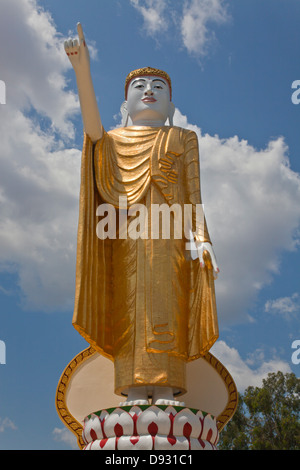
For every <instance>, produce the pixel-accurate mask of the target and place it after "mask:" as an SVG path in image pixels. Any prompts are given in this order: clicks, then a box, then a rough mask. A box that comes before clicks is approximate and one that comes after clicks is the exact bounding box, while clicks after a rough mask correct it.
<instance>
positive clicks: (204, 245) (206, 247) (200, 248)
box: [196, 242, 220, 279]
mask: <svg viewBox="0 0 300 470" xmlns="http://www.w3.org/2000/svg"><path fill="white" fill-rule="evenodd" d="M196 246H197V252H198V257H199V261H200V266H201V268H204V266H205V261H204V257H203V253H204V251H207V252H208V254H209V256H210V259H211V264H212V266H213V270H214V278H215V279H217V277H218V274H219V272H220V270H219V267H218V263H217V259H216V255H215V253H214V250H213V247H212V245H211V244H210V243H209V242H200V243H196Z"/></svg>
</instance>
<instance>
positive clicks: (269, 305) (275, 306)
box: [265, 292, 300, 318]
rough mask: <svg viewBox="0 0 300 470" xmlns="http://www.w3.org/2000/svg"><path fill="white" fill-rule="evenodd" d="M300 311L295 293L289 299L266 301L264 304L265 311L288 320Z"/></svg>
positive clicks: (297, 296) (299, 301) (297, 295)
mask: <svg viewBox="0 0 300 470" xmlns="http://www.w3.org/2000/svg"><path fill="white" fill-rule="evenodd" d="M299 310H300V299H299V294H298V293H297V292H295V293H294V294H293V295H291V296H290V297H280V298H278V299H275V300H268V301H267V302H266V303H265V311H266V312H268V313H275V314H279V315H282V316H284V317H285V318H290V317H291V316H294V314H296V313H298V312H299Z"/></svg>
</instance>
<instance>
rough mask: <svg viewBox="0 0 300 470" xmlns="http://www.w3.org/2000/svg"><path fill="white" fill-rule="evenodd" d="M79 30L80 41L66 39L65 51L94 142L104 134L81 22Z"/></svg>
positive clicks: (84, 121) (88, 132)
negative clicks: (72, 69) (73, 73)
mask: <svg viewBox="0 0 300 470" xmlns="http://www.w3.org/2000/svg"><path fill="white" fill-rule="evenodd" d="M77 31H78V38H79V41H78V40H77V39H74V40H72V39H69V40H68V41H65V44H64V45H65V51H66V54H67V55H68V57H69V59H70V62H71V64H72V66H73V68H74V71H75V75H76V82H77V89H78V95H79V101H80V108H81V115H82V120H83V127H84V131H85V132H86V134H88V136H89V137H90V139H91V140H92V142H96V141H97V140H99V139H100V138H101V137H102V135H103V127H102V123H101V118H100V113H99V109H98V104H97V100H96V95H95V90H94V86H93V81H92V75H91V69H90V56H89V51H88V47H87V45H86V42H85V38H84V34H83V30H82V26H81V24H80V23H78V24H77Z"/></svg>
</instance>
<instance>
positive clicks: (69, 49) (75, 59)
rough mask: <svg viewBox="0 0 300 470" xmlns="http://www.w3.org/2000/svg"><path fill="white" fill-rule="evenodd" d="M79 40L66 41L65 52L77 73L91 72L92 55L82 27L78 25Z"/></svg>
mask: <svg viewBox="0 0 300 470" xmlns="http://www.w3.org/2000/svg"><path fill="white" fill-rule="evenodd" d="M77 32H78V39H71V38H70V39H68V40H67V41H65V43H64V46H65V51H66V54H67V56H68V57H69V59H70V62H71V64H72V66H73V68H74V70H75V73H76V74H77V73H81V72H90V55H89V50H88V47H87V45H86V41H85V37H84V34H83V30H82V26H81V24H80V23H77Z"/></svg>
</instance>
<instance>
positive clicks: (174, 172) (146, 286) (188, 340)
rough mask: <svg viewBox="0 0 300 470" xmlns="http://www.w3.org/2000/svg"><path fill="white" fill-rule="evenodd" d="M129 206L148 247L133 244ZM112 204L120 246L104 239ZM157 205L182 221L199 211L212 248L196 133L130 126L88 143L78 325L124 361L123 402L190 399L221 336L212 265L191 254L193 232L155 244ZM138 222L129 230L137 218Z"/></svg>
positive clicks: (118, 367)
mask: <svg viewBox="0 0 300 470" xmlns="http://www.w3.org/2000/svg"><path fill="white" fill-rule="evenodd" d="M120 198H123V199H122V200H123V201H124V200H126V201H127V208H129V209H130V208H133V207H135V205H137V204H142V205H143V207H144V208H145V214H146V219H147V220H146V224H145V226H144V228H145V227H146V228H147V229H148V230H147V232H146V235H145V233H144V238H142V237H138V238H136V239H134V238H133V237H131V236H130V234H128V235H127V237H126V236H124V224H123V226H121V225H120V220H121V219H120V214H121V212H122V214H123V219H122V220H124V214H127V211H126V209H120V208H119V204H120V200H121V199H120ZM125 198H126V199H125ZM104 203H105V204H110V205H112V206H113V207H114V209H115V214H116V234H115V237H114V238H112V237H110V238H109V237H108V238H106V239H100V238H99V236H98V235H99V234H98V235H97V224H98V223H99V217H97V215H96V214H97V208H98V207H99V206H100V205H102V204H104ZM153 204H156V205H159V206H160V205H162V204H167V205H168V207H170V208H171V206H172V205H173V204H178V205H179V206H180V207H181V208H182V214H183V207H184V204H190V205H191V207H192V216H191V220H190V221H189V223H190V225H191V229H192V230H193V231H194V234H195V238H196V239H197V240H198V241H210V238H209V234H208V231H207V227H206V222H204V225H203V226H202V229H201V228H200V227H199V226H198V227H197V226H196V205H197V204H201V196H200V176H199V153H198V140H197V136H196V134H195V133H194V132H193V131H188V130H185V129H182V128H178V127H167V126H165V127H162V128H151V127H128V128H119V129H116V130H113V131H109V132H104V135H103V137H102V139H101V140H100V141H98V142H97V143H96V145H93V144H92V142H91V140H90V138H89V137H88V136H87V135H85V138H84V146H83V152H82V167H81V190H80V209H79V224H78V245H77V267H76V293H75V308H74V316H73V325H74V327H75V328H76V329H77V330H78V331H79V333H80V334H81V335H82V336H83V337H84V338H85V339H86V340H87V341H88V342H89V343H90V344H91V345H92V346H93V347H94V348H95V349H96V350H97V351H98V352H99V353H100V354H102V355H104V356H106V357H108V358H109V359H111V360H113V361H114V369H115V393H117V394H126V393H127V391H128V387H130V386H140V385H147V386H151V385H161V386H169V387H173V388H174V390H175V391H176V393H178V394H181V393H184V392H185V391H186V385H185V363H186V362H187V361H191V360H194V359H197V358H199V357H200V356H201V355H203V354H205V352H207V351H208V350H209V349H210V347H211V346H212V345H213V343H214V342H215V341H216V339H217V337H218V324H217V312H216V301H215V291H214V279H213V271H212V266H211V263H210V260H209V257H208V256H207V257H206V261H207V263H206V266H205V268H200V263H199V260H198V259H196V260H192V258H191V256H190V252H189V251H187V250H186V242H187V240H186V239H185V238H184V233H183V232H182V233H183V236H182V237H181V238H176V236H174V228H172V227H173V225H172V224H171V234H170V237H168V238H166V239H165V238H163V236H162V228H161V227H160V228H159V238H157V232H156V235H155V236H153V233H152V232H153V229H154V228H155V229H157V227H154V226H153V225H154V223H153V220H154V219H153V217H152V215H153V207H154V206H153ZM124 211H125V212H124ZM171 213H172V212H171ZM129 214H130V212H129V213H128V217H127V218H126V223H125V229H126V230H129V229H130V224H131V223H132V222H133V221H134V220H135V218H136V214H137V213H136V214H135V215H134V214H133V215H132V214H131V215H129ZM185 223H186V221H185ZM151 224H152V225H151ZM125 234H126V232H125ZM102 238H103V237H102Z"/></svg>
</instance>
